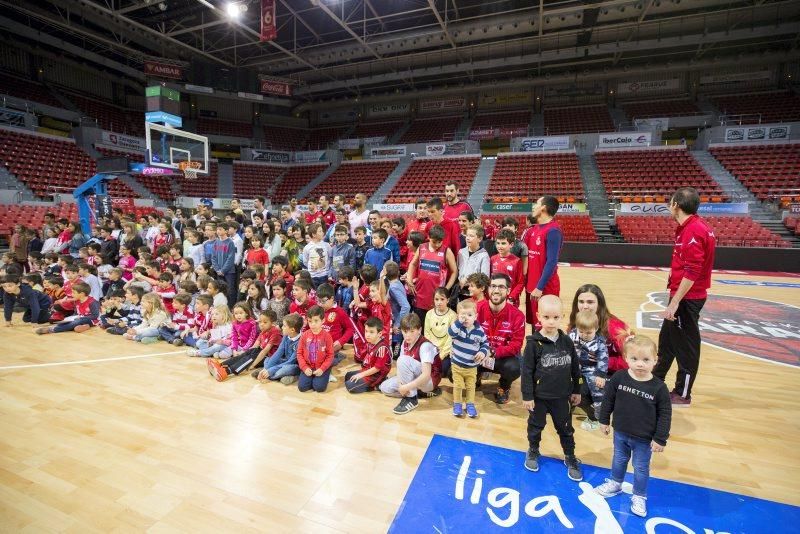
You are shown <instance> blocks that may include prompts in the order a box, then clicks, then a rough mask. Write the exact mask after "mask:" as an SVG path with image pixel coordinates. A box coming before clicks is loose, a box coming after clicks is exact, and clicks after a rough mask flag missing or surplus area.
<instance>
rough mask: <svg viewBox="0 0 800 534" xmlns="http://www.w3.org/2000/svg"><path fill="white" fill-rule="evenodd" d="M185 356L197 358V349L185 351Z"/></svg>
mask: <svg viewBox="0 0 800 534" xmlns="http://www.w3.org/2000/svg"><path fill="white" fill-rule="evenodd" d="M186 355H187V356H197V349H186Z"/></svg>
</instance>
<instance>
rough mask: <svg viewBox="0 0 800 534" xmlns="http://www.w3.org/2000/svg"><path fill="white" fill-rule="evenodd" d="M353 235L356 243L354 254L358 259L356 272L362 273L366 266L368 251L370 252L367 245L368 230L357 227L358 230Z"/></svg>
mask: <svg viewBox="0 0 800 534" xmlns="http://www.w3.org/2000/svg"><path fill="white" fill-rule="evenodd" d="M353 235H354V236H355V241H356V242H355V244H354V245H353V252H354V253H355V258H356V266H355V270H356V271H360V270H361V268H362V267H363V266H364V256H366V254H367V251H368V250H369V243H367V229H366V228H364V227H363V226H357V227H356V229H355V230H353Z"/></svg>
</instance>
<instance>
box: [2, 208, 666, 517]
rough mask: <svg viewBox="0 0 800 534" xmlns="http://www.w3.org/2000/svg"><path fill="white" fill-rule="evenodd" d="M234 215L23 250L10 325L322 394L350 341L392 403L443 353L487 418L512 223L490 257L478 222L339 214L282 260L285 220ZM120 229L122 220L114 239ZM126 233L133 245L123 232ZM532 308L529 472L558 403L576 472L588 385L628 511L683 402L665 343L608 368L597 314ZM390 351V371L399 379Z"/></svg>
mask: <svg viewBox="0 0 800 534" xmlns="http://www.w3.org/2000/svg"><path fill="white" fill-rule="evenodd" d="M434 200H436V201H438V199H434ZM420 204H422V205H427V206H429V207H431V203H430V202H428V203H427V204H426V203H425V202H421V203H418V212H419V206H420ZM437 208H438V209H441V201H439V203H438V204H437V203H436V202H433V205H432V207H431V209H433V210H436V209H437ZM227 219H229V220H227V221H226V222H217V221H213V220H209V221H205V220H201V221H199V224H195V225H194V227H189V226H187V227H185V228H183V229H182V231H180V232H178V231H177V229H176V228H175V226H173V224H172V223H173V222H175V221H174V219H171V218H169V217H166V218H162V219H156V220H154V221H150V223H149V224H148V228H157V231H155V232H150V230H147V231H144V230H143V229H139V228H138V227H136V226H135V224H131V223H130V222H128V223H127V224H119V223H116V224H114V225H108V224H106V225H103V226H101V227H100V230H99V232H98V234H99V237H100V242H99V243H97V242H95V243H91V242H90V243H88V245H87V246H86V247H81V248H80V249H78V251H77V257H74V256H73V255H71V254H60V255H59V254H56V253H53V252H51V253H47V254H45V255H44V256H42V257H36V258H29V260H41V261H38V262H36V263H34V262H33V261H29V262H28V265H27V267H29V268H31V272H28V273H27V274H24V275H23V273H22V272H21V271H22V269H21V268H20V266H19V265H18V262H16V261H15V262H13V263H9V264H7V265H5V266H4V267H3V269H4V271H5V272H4V274H5V276H4V278H3V284H2V290H3V293H4V295H3V301H4V312H5V319H6V323H7V325H10V324H12V313H13V311H14V309H15V307H21V308H22V309H23V310H25V313H24V315H23V321H24V322H31V323H34V324H39V325H42V326H38V327H37V328H36V330H35V331H36V332H37V333H38V334H50V333H60V332H66V331H75V332H84V331H86V330H89V329H90V328H92V327H94V326H97V327H100V328H102V329H104V330H105V331H106V332H107V333H109V334H113V335H119V336H122V337H123V338H125V339H128V340H131V341H135V342H140V343H154V342H158V341H160V340H163V341H165V342H168V343H171V344H172V345H175V346H184V345H185V346H186V347H187V354H188V355H189V356H193V357H204V358H207V369H208V371H209V373H210V374H211V375H212V376H213V377H214V378H216V379H217V380H218V381H223V380H226V379H227V378H229V377H230V376H235V375H240V374H243V373H249V374H250V375H251V376H252V377H253V378H255V379H258V380H260V381H263V382H270V381H280V382H281V383H283V384H287V385H288V384H293V383H295V382H296V383H297V387H298V389H299V390H300V391H303V392H305V391H311V390H313V391H316V392H320V393H321V392H324V391H326V389H327V388H328V385H329V383H330V382H333V381H336V378H335V377H334V375H333V374H332V369H333V367H334V366H336V365H337V364H339V363H340V362H341V361H342V360H343V359H344V354H343V353H342V349H343V346H344V345H345V344H348V343H352V344H353V358H354V362H355V363H356V364H358V365H359V369H358V370H350V371H347V372H346V373H345V374H344V385H345V387H346V389H347V390H348V391H349V392H350V393H365V392H369V391H377V390H379V391H381V392H382V393H384V394H385V395H388V396H394V397H400V398H401V400H400V401H399V403H398V404H397V406H395V408H394V412H395V413H396V414H405V413H408V412H410V411H412V410H413V409H415V408H416V407H417V406H418V403H419V401H418V399H419V398H420V397H422V398H425V397H432V396H436V395H438V394H440V392H441V390H440V388H439V383H440V381H441V379H442V378H443V367H442V361H443V360H445V359H448V358H449V363H450V365H449V366H448V367H449V373H448V378H450V379H451V381H452V384H453V408H452V413H453V415H454V416H456V417H463V416H464V415H466V416H467V417H469V418H476V417H478V409H477V407H476V403H475V392H476V387H477V384H478V383H479V380H480V377H479V376H478V374H479V373H478V370H479V368H482V369H484V370H486V369H488V370H492V369H493V368H494V367H493V366H494V358H493V357H492V354H493V353H492V351H491V350H490V346H489V341H488V339H487V334H486V332H484V330H483V329H482V327H481V326H480V324H479V323H478V322H477V321H476V317H477V307H478V304H479V303H480V302H481V301H483V300H485V298H486V294H487V287H488V285H489V283H488V282H489V277H488V275H489V274H497V273H502V274H503V276H505V277H506V279H507V284H508V287H509V289H510V293H509V301H510V302H511V303H512V304H514V305H519V303H520V302H519V299H520V295H521V292H522V290H523V274H524V265H525V262H526V261H527V254H526V255H525V258H524V259H523V258H521V257H518V256H517V255H515V254H514V253H513V251H514V248H515V246H517V245H518V243H519V240H518V239H517V238H516V227H515V223H514V224H511V223H512V222H513V221H510V222H509V227H505V228H503V229H502V230H501V231H500V232H499V233H498V234H497V236H496V237H495V239H494V240H492V246H493V247H496V251H497V254H494V255H492V256H489V254H488V253H487V252H486V250H485V248H484V246H483V242H482V240H483V237H484V232H483V229H482V228H481V226H479V225H469V224H468V225H466V228H465V232H464V241H465V246H464V247H462V248H461V249H460V250H459V254H458V255H457V258H456V255H455V254H453V253H452V250H451V248H452V245H453V244H452V243H446V241H447V239H448V236H447V234H446V232H445V231H444V230H443V228H442V226H440V225H436V224H432V225H431V224H426V226H425V227H424V228H423V231H419V228H420V226H419V221H420V218H419V217H418V219H417V221H416V222H417V223H418V224H417V226H416V228H417V230H413V231H411V232H409V230H410V228H406V225H405V222H404V221H403V220H402V219H400V220H399V221H398V220H392V221H382V222H381V221H376V223H375V225H370V226H372V227H371V228H366V227H358V228H356V229H355V231H354V232H353V235H354V236H355V237H354V238H351V237H350V235H351V232H350V229H349V228H348V226H347V224H346V223H345V222H344V221H341V223H340V224H336V225H335V226H334V227H333V232H326V231H325V226H324V224H323V223H322V221H321V220H318V221H314V222H311V223H310V224H309V225H308V226H307V227H306V230H307V231H306V232H305V233H306V235H307V236H308V242H307V243H305V244H303V245H302V247H301V241H302V239H299V238H298V239H295V238H292V239H290V240H284V239H281V246H282V248H281V249H280V253H279V254H278V255H277V256H275V255H273V256H270V255H269V253H268V252H267V251H266V250H265V248H264V245H265V244H266V243H268V242H269V241H270V239H269V238H268V237H267V235H265V234H269V232H270V231H271V232H272V235H275V234H276V232H275V228H274V224H270V225H268V224H267V223H265V224H264V228H263V229H262V228H258V227H254V226H243V225H241V224H240V223H238V222H237V218H236V214H229V215H228V217H227ZM387 222H388V224H384V223H387ZM267 226H269V229H267ZM114 228H119V229H120V232H119V233H118V234H117V237H115V236H114V232H113V229H114ZM201 230H202V233H201ZM289 230H291V227H290V228H289ZM390 232H391V233H390ZM48 233H49V234H52V233H53V232H52V231H50V232H48ZM151 233H152V234H153V235H150V234H151ZM284 233H286V232H284ZM240 234H241V235H240ZM287 235H288V233H287ZM326 235H327V237H328V239H332V241H333V242H332V243H331V242H329V241H328V240H326ZM137 237H138V238H139V240H138V242H137V239H136V238H137ZM181 237H182V238H183V243H181ZM203 237H205V240H203V239H202V238H203ZM301 237H304V236H301ZM118 238H119V239H124V241H120V243H119V244H117V243H116V242H115V241H116V239H118ZM391 240H393V241H394V243H393V245H398V244H399V242H400V241H401V240H402V241H404V246H403V247H402V248H403V250H402V253H401V252H400V251H399V249H400V247H395V246H389V242H390V241H391ZM144 243H148V245H145V244H144ZM137 244H138V245H139V246H137ZM367 245H368V246H367ZM457 247H458V245H456V248H457ZM517 248H518V249H519V247H517ZM292 251H294V254H296V257H295V258H292V254H293V253H292ZM517 252H518V253H522V252H524V251H520V250H518V251H517ZM293 263H296V265H297V267H296V268H294V269H293V268H292V264H293ZM301 267H305V269H301ZM98 270H99V271H100V272H99V275H98ZM537 314H538V319H539V323H540V324H541V330H539V331H535V332H534V333H533V335H532V336H529V337H528V339H527V344H526V347H525V350H524V354H523V355H522V356H521V359H522V397H523V405H524V406H525V408H527V409H528V410H529V411H530V414H529V420H528V439H529V450H528V453H527V455H526V460H525V467H526V468H527V469H529V470H531V471H536V470H538V458H539V442H540V439H541V432H542V429H543V428H544V426H545V417H546V415H547V414H548V413H549V414H550V415H551V417H552V419H553V422H554V426H555V427H556V430H557V432H558V434H559V437H560V439H561V444H562V448H563V451H564V454H565V464H566V466H567V471H568V476H569V477H570V478H571V479H573V480H581V479H582V472H581V468H580V460H578V459H577V457H576V456H575V440H574V430H573V428H572V423H571V408H572V406H574V405H577V404H578V402H579V400H580V394H581V392H582V391H585V392H588V395H589V397H590V399H591V402H590V403H589V409H590V410H592V412H593V415H594V416H595V417H593V418H590V419H589V420H587V422H584V425H582V426H583V427H584V428H586V429H587V430H595V429H597V428H599V429H600V430H601V431H602V432H604V433H606V434H607V433H609V426H608V425H609V422H610V415H611V414H612V413H613V414H614V428H615V436H614V444H615V455H614V464H613V468H612V475H611V478H610V479H609V480H607V481H606V482H605V483H604V484H603V485H601V486H600V487H599V488H597V491H598V492H599V493H601V494H602V495H605V496H610V495H613V494H616V493H618V492H619V491H620V483H621V482H622V479H623V478H624V473H625V467H626V465H627V462H628V459H629V458H630V457H631V455H632V456H633V460H634V468H635V472H636V475H635V483H634V498H633V501H632V510H633V512H634V513H637V514H639V515H644V514H645V513H646V507H645V500H644V499H645V497H646V484H647V468H648V465H649V457H650V456H649V455H650V452H652V451H654V452H658V451H660V450H663V447H664V445H665V444H666V439H667V436H668V433H669V423H670V414H671V411H670V402H669V395H668V392H667V390H666V386H664V384H663V382H661V381H659V380H658V379H657V378H653V376H652V373H651V371H652V368H653V365H654V363H655V359H656V349H655V346H654V344H653V343H652V341H650V340H649V339H647V338H644V337H642V336H634V337H632V338H631V339H629V340H628V341H627V342H626V343H625V354H626V358H627V359H628V363H629V365H630V369H629V370H624V371H618V372H617V373H615V374H614V375H613V376H611V377H610V378H608V376H607V375H608V372H609V370H608V354H607V352H606V340H605V339H603V337H602V336H601V335H600V334H599V333H598V318H597V316H596V315H595V314H594V313H593V312H580V313H578V314H577V316H576V318H575V321H574V322H575V324H574V325H572V326H573V328H571V330H570V331H569V332H568V333H564V332H563V331H562V330H560V329H559V327H560V325H561V322H562V320H563V314H562V305H561V301H560V300H558V298H557V297H555V296H552V295H545V296H542V297H541V298H540V299H539V301H538V311H537ZM393 360H396V364H395V367H396V373H395V375H393V376H391V377H390V376H389V375H390V372H391V369H392V366H393ZM584 383H585V388H582V386H583V384H584ZM665 399H666V400H665Z"/></svg>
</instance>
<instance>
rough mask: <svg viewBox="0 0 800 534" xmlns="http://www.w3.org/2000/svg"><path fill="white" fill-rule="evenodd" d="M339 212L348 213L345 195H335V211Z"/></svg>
mask: <svg viewBox="0 0 800 534" xmlns="http://www.w3.org/2000/svg"><path fill="white" fill-rule="evenodd" d="M339 210H345V211H347V208H346V207H345V205H344V196H343V195H334V197H333V211H334V212H336V213H338V212H339Z"/></svg>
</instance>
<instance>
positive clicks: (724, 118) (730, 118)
mask: <svg viewBox="0 0 800 534" xmlns="http://www.w3.org/2000/svg"><path fill="white" fill-rule="evenodd" d="M718 120H719V124H720V125H721V126H725V125H727V124H735V125H737V126H741V125H742V124H761V113H742V114H739V115H727V114H721V115H720V116H719V119H718ZM771 122H780V121H771Z"/></svg>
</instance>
